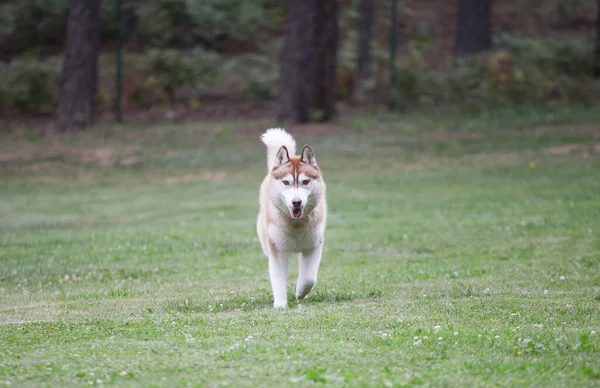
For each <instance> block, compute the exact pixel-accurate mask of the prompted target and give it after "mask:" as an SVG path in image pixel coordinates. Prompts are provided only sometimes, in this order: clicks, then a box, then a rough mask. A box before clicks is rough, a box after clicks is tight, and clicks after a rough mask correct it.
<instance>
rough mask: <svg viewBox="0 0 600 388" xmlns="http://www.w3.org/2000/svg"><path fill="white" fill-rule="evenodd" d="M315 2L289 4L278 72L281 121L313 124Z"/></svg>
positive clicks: (291, 1) (294, 0) (292, 0)
mask: <svg viewBox="0 0 600 388" xmlns="http://www.w3.org/2000/svg"><path fill="white" fill-rule="evenodd" d="M315 4H316V0H289V1H288V5H287V8H288V9H287V16H286V20H285V36H284V42H283V44H284V47H283V52H282V58H281V68H280V71H279V98H278V99H279V112H278V119H279V120H282V121H289V122H291V123H307V122H309V121H310V108H311V106H312V94H311V92H312V84H313V69H314V61H315V55H314V49H313V36H314V30H315V14H316V12H315V11H316V10H315Z"/></svg>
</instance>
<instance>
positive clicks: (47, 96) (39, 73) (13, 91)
mask: <svg viewBox="0 0 600 388" xmlns="http://www.w3.org/2000/svg"><path fill="white" fill-rule="evenodd" d="M0 72H1V73H2V75H3V79H2V83H1V84H0V107H2V108H3V109H17V110H19V111H21V112H27V113H40V112H50V111H52V110H53V109H54V107H55V106H56V103H57V101H58V90H59V79H60V72H59V70H58V67H56V66H52V65H48V64H43V63H40V62H37V61H31V60H15V61H12V62H11V63H10V64H8V65H0Z"/></svg>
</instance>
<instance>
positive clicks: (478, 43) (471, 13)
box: [454, 0, 492, 55]
mask: <svg viewBox="0 0 600 388" xmlns="http://www.w3.org/2000/svg"><path fill="white" fill-rule="evenodd" d="M491 47H492V35H491V0H459V5H458V21H457V26H456V45H455V47H454V52H455V54H456V55H469V54H476V53H479V52H482V51H486V50H489V49H490V48H491Z"/></svg>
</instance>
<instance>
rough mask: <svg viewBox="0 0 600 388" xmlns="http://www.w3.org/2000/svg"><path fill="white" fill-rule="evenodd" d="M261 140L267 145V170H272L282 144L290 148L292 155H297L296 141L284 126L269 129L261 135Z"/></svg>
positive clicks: (289, 151)
mask: <svg viewBox="0 0 600 388" xmlns="http://www.w3.org/2000/svg"><path fill="white" fill-rule="evenodd" d="M260 140H261V141H262V142H263V143H265V145H266V146H267V170H271V169H272V168H273V165H274V164H275V155H277V151H279V149H280V148H281V146H285V148H287V149H288V153H289V154H290V156H293V155H296V141H295V140H294V138H293V137H292V135H290V134H289V133H287V132H286V131H285V129H283V128H271V129H267V130H266V131H265V133H263V134H262V135H261V136H260Z"/></svg>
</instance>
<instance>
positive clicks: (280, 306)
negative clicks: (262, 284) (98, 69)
mask: <svg viewBox="0 0 600 388" xmlns="http://www.w3.org/2000/svg"><path fill="white" fill-rule="evenodd" d="M273 307H275V308H277V309H284V308H287V307H288V303H287V300H276V301H275V302H274V303H273Z"/></svg>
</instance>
